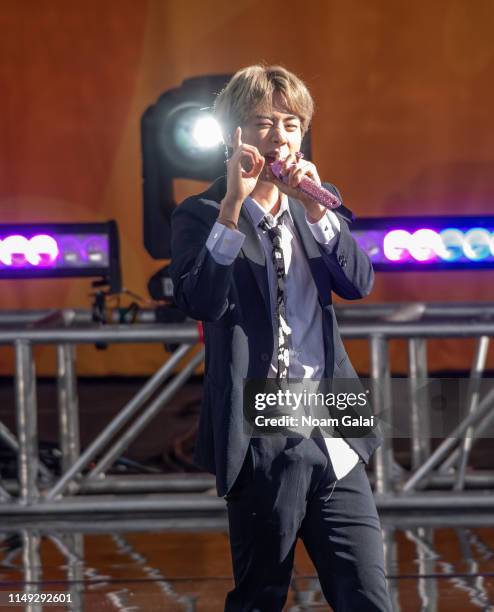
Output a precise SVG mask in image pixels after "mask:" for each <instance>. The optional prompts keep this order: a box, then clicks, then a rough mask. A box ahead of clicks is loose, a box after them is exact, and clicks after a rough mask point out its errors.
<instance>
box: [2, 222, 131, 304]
mask: <svg viewBox="0 0 494 612" xmlns="http://www.w3.org/2000/svg"><path fill="white" fill-rule="evenodd" d="M69 277H93V278H100V279H101V280H103V281H104V282H106V281H108V284H109V286H110V291H111V292H113V293H118V292H119V291H120V289H121V283H122V279H121V272H120V256H119V240H118V227H117V224H116V223H115V221H107V222H105V223H34V224H32V223H31V224H27V223H26V224H11V223H0V280H1V279H12V278H18V279H28V278H69Z"/></svg>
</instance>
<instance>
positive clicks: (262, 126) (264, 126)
mask: <svg viewBox="0 0 494 612" xmlns="http://www.w3.org/2000/svg"><path fill="white" fill-rule="evenodd" d="M257 127H260V128H267V129H269V128H270V127H271V123H258V124H257Z"/></svg>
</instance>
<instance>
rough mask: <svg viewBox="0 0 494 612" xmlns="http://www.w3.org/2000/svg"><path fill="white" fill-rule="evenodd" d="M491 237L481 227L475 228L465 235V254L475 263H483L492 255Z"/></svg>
mask: <svg viewBox="0 0 494 612" xmlns="http://www.w3.org/2000/svg"><path fill="white" fill-rule="evenodd" d="M490 244H491V235H490V232H487V231H486V230H485V229H483V228H481V227H475V228H473V229H471V230H469V231H468V232H467V233H466V234H465V246H464V248H463V252H464V253H465V255H466V256H467V257H468V259H472V260H473V261H482V260H483V259H486V258H487V257H489V255H491V249H490Z"/></svg>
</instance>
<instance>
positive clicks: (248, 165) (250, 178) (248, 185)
mask: <svg viewBox="0 0 494 612" xmlns="http://www.w3.org/2000/svg"><path fill="white" fill-rule="evenodd" d="M264 163H265V159H264V157H263V156H262V155H261V154H260V153H259V150H258V149H257V147H254V146H252V145H249V144H245V143H243V142H242V128H240V127H238V128H237V129H236V130H235V134H234V136H233V153H232V156H231V157H230V159H229V160H228V161H227V163H226V167H227V176H226V194H225V197H224V198H223V200H222V201H221V208H220V214H219V217H218V221H219V222H220V223H221V222H223V221H231V222H233V223H234V224H235V225H236V224H237V222H238V216H239V214H240V208H241V207H242V203H243V201H244V200H245V198H246V197H247V196H248V195H250V194H251V193H252V192H253V191H254V188H255V186H256V185H257V180H258V178H259V175H260V174H261V172H262V169H263V168H264Z"/></svg>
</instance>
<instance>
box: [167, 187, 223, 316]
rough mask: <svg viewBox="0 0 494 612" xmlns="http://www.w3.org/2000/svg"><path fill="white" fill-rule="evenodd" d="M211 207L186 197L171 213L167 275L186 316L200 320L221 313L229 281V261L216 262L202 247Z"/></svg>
mask: <svg viewBox="0 0 494 612" xmlns="http://www.w3.org/2000/svg"><path fill="white" fill-rule="evenodd" d="M209 208H210V209H211V211H209V210H208V209H209ZM215 210H216V209H215V208H214V207H208V206H207V205H205V204H204V203H203V202H201V201H200V200H198V199H197V198H189V199H188V200H185V202H183V204H180V205H179V206H178V207H177V208H176V209H175V210H174V212H173V215H172V240H171V253H172V261H171V264H170V276H171V278H172V281H173V291H174V298H175V302H176V304H177V306H178V307H179V308H180V310H182V311H183V312H185V313H186V314H187V315H188V316H189V317H192V318H193V319H197V320H201V321H217V320H218V319H220V318H221V317H222V316H223V314H224V313H225V311H226V309H227V308H228V294H229V291H230V285H231V282H232V274H233V263H232V264H230V265H222V264H219V263H217V262H216V261H215V260H214V258H213V256H212V255H211V253H210V252H209V250H208V249H207V247H206V241H207V239H208V237H209V234H210V232H211V228H212V227H213V225H214V222H215V220H216V213H215Z"/></svg>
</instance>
